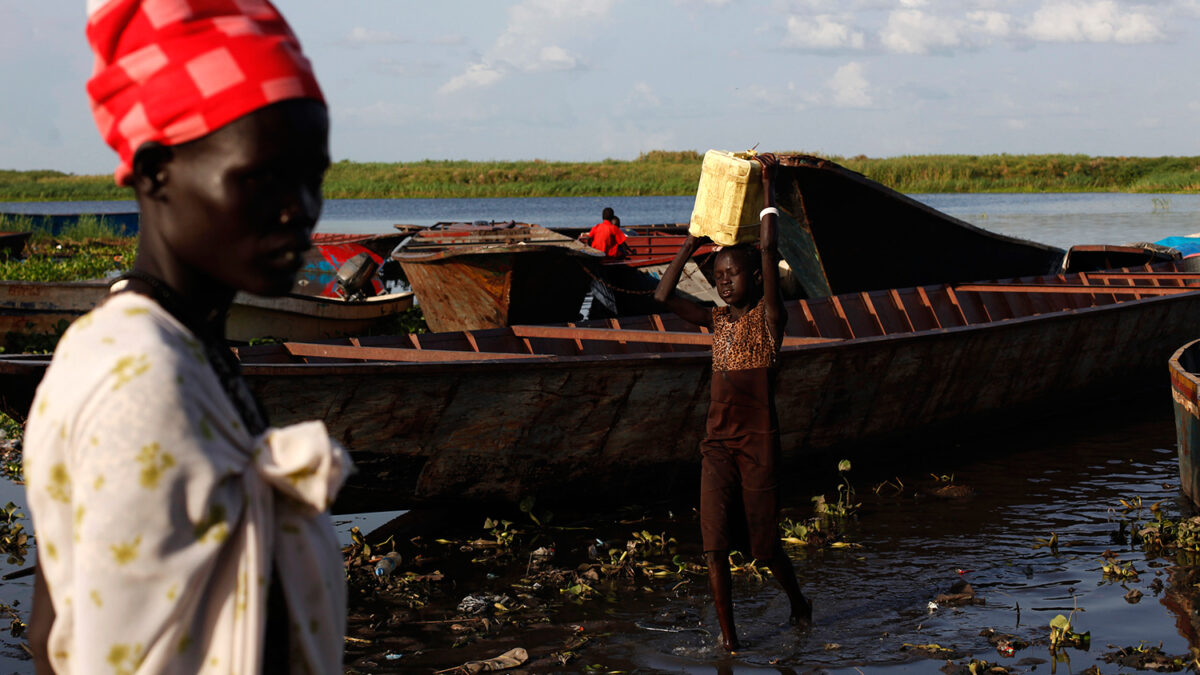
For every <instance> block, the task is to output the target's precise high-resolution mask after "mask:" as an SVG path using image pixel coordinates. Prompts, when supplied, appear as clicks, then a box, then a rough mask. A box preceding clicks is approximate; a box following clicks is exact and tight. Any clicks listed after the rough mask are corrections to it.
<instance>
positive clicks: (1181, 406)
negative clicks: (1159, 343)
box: [1167, 340, 1200, 506]
mask: <svg viewBox="0 0 1200 675" xmlns="http://www.w3.org/2000/svg"><path fill="white" fill-rule="evenodd" d="M1167 367H1168V368H1169V369H1170V371H1171V400H1172V405H1173V406H1174V408H1175V438H1176V441H1177V445H1178V450H1179V483H1180V485H1181V487H1182V489H1183V494H1184V495H1185V496H1186V497H1187V498H1188V499H1190V500H1191V501H1192V503H1193V504H1196V505H1198V506H1200V457H1198V456H1197V453H1200V398H1198V396H1197V393H1198V392H1200V340H1192V341H1191V342H1189V343H1187V344H1185V345H1184V346H1182V347H1180V348H1179V349H1178V350H1176V352H1175V353H1174V354H1172V355H1171V359H1170V360H1169V361H1168V362H1167Z"/></svg>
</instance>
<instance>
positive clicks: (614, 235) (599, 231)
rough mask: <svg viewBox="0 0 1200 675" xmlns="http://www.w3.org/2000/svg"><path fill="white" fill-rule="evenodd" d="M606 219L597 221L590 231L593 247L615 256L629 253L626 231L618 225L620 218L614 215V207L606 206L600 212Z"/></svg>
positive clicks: (607, 254)
mask: <svg viewBox="0 0 1200 675" xmlns="http://www.w3.org/2000/svg"><path fill="white" fill-rule="evenodd" d="M600 215H601V217H602V218H603V219H604V220H602V221H601V222H599V223H597V224H596V225H595V227H593V228H592V229H591V230H590V231H589V232H588V233H587V238H588V240H589V241H590V242H591V244H590V245H591V247H592V248H594V249H596V250H598V251H603V252H604V255H606V256H608V257H610V258H615V257H617V256H619V255H629V253H630V250H629V245H628V244H626V243H625V239H626V237H625V233H624V232H622V231H621V228H620V227H619V226H618V225H617V223H620V222H621V221H620V220H617V217H616V216H615V215H613V210H612V207H609V206H606V207H604V211H603V212H602V213H601V214H600Z"/></svg>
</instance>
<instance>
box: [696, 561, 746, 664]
mask: <svg viewBox="0 0 1200 675" xmlns="http://www.w3.org/2000/svg"><path fill="white" fill-rule="evenodd" d="M704 558H705V562H707V563H708V583H709V586H711V587H712V594H713V604H714V605H715V606H716V608H717V622H718V623H720V624H721V646H722V647H724V648H725V649H726V650H727V651H734V650H736V649H740V648H741V645H740V644H739V643H738V639H737V632H736V631H735V630H734V628H733V596H732V595H731V594H730V591H729V587H730V586H731V585H732V583H733V582H732V575H731V574H730V573H729V551H705V552H704Z"/></svg>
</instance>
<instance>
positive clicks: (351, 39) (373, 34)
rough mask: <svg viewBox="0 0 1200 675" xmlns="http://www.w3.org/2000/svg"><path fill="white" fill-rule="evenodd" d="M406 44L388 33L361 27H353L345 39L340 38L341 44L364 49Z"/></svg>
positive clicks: (400, 38)
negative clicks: (373, 46) (370, 46)
mask: <svg viewBox="0 0 1200 675" xmlns="http://www.w3.org/2000/svg"><path fill="white" fill-rule="evenodd" d="M402 42H407V40H405V39H404V38H402V37H400V36H398V35H395V34H393V33H389V32H388V31H384V30H373V29H371V28H365V27H363V26H355V27H354V28H352V29H351V30H350V33H349V34H347V35H346V37H344V38H342V44H345V45H349V46H351V47H366V46H368V45H392V44H399V43H402Z"/></svg>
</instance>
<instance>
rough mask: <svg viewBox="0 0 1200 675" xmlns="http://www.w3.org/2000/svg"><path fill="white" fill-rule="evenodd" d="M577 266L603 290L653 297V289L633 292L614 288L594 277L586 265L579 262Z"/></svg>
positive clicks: (618, 287) (594, 274) (593, 273)
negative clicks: (602, 287) (603, 288)
mask: <svg viewBox="0 0 1200 675" xmlns="http://www.w3.org/2000/svg"><path fill="white" fill-rule="evenodd" d="M579 266H580V267H581V268H583V271H584V272H586V273H587V275H588V276H589V277H591V278H592V281H594V282H596V283H598V284H600V285H601V286H604V287H605V288H607V289H609V290H612V291H616V292H618V293H624V294H626V295H653V294H654V290H655V289H653V288H651V289H647V290H644V291H635V290H631V289H628V288H621V287H620V286H614V285H612V284H610V283H609V282H607V281H605V280H604V279H601V278H600V277H598V276H596V273H595V272H593V271H592V270H591V269H589V268H588V266H587V265H585V264H583V262H582V261H579Z"/></svg>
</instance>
